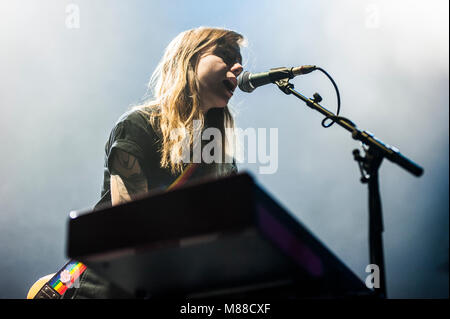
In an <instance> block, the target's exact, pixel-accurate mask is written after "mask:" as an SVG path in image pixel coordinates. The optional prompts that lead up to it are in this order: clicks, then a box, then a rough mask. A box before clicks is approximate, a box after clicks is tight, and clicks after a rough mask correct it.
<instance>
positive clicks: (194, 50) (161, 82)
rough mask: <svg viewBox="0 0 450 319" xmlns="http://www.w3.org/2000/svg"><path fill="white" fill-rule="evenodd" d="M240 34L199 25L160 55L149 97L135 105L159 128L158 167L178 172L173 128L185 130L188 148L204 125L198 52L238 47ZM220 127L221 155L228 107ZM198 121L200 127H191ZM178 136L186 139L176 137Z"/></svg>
mask: <svg viewBox="0 0 450 319" xmlns="http://www.w3.org/2000/svg"><path fill="white" fill-rule="evenodd" d="M243 43H244V37H243V36H242V35H240V34H239V33H237V32H234V31H231V30H226V29H222V28H211V27H199V28H196V29H191V30H187V31H184V32H182V33H180V34H179V35H178V36H176V37H175V38H174V39H173V40H172V41H171V42H170V43H169V45H168V46H167V48H166V50H165V52H164V55H163V57H162V59H161V61H160V62H159V64H158V66H157V67H156V69H155V71H154V72H153V74H152V76H151V78H150V82H149V88H150V89H151V91H152V93H153V97H152V98H151V100H149V101H147V102H145V103H143V104H141V105H139V106H137V107H136V108H137V109H139V110H140V111H142V112H144V113H146V114H147V115H148V116H149V117H148V118H149V121H150V123H151V125H152V126H153V127H154V128H155V127H156V128H157V129H159V131H160V133H161V136H162V145H161V149H160V150H159V151H160V153H161V162H160V165H161V167H164V168H170V170H171V172H172V173H177V172H182V171H183V168H184V165H183V163H182V161H181V157H182V154H181V150H180V149H176V148H175V145H179V144H178V143H179V142H180V141H179V140H176V139H175V140H174V139H173V136H172V138H171V132H173V130H180V129H181V130H182V131H185V132H187V135H188V136H187V138H188V140H189V147H190V149H194V145H193V143H194V136H195V135H196V134H199V132H201V130H203V128H204V124H205V118H204V114H203V112H202V111H201V109H200V100H199V84H198V80H197V76H196V66H197V62H198V59H199V57H200V55H201V54H202V53H203V52H205V51H206V50H208V49H211V48H214V47H215V46H217V45H220V44H231V45H234V46H237V47H239V46H241V45H242V44H243ZM222 111H223V126H222V125H220V126H221V127H219V129H220V130H221V132H222V137H223V143H222V154H230V147H229V146H227V143H226V141H227V138H226V136H225V135H226V132H225V128H231V129H233V128H234V120H233V116H232V114H231V112H230V109H229V107H228V106H226V107H224V108H223V109H222ZM194 120H198V121H199V123H200V126H198V125H197V127H194V125H193V121H194ZM179 138H186V137H182V136H180V137H179Z"/></svg>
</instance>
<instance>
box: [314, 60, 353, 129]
mask: <svg viewBox="0 0 450 319" xmlns="http://www.w3.org/2000/svg"><path fill="white" fill-rule="evenodd" d="M316 70H319V71H321V72H322V73H324V74H325V75H326V76H327V77H328V78H329V79H330V81H331V83H333V86H334V89H335V90H336V96H337V112H336V116H327V117H325V118H324V119H323V121H322V126H323V127H324V128H328V127H330V126H331V125H333V124H334V122H335V121H336V120H337V119H338V118H339V112H340V111H341V95H340V94H339V89H338V87H337V85H336V82H334V80H333V78H332V77H331V76H330V75H329V74H328V73H327V72H326V71H325V70H324V69H322V68H319V67H317V68H316ZM342 119H344V118H342ZM326 120H331V123H330V124H328V125H325V121H326ZM350 122H351V121H350Z"/></svg>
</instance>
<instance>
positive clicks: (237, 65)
mask: <svg viewBox="0 0 450 319" xmlns="http://www.w3.org/2000/svg"><path fill="white" fill-rule="evenodd" d="M243 70H244V68H243V67H242V65H241V64H240V63H238V62H236V63H235V64H233V66H232V67H231V69H230V71H231V72H232V73H233V74H234V75H235V76H236V77H237V76H239V74H241V73H242V71H243Z"/></svg>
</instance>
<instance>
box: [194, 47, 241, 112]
mask: <svg viewBox="0 0 450 319" xmlns="http://www.w3.org/2000/svg"><path fill="white" fill-rule="evenodd" d="M241 63H242V57H241V54H240V50H239V47H233V46H230V45H228V46H216V47H215V48H213V49H210V50H208V51H206V52H205V53H203V54H202V55H201V56H200V59H199V60H198V63H197V78H198V81H199V84H200V103H201V108H202V111H203V112H205V113H206V112H207V111H208V110H209V109H210V108H215V107H225V106H227V105H228V101H229V100H230V98H231V97H232V96H233V92H234V90H235V89H236V86H237V76H238V75H239V74H240V73H241V72H242V70H243V68H242V65H241Z"/></svg>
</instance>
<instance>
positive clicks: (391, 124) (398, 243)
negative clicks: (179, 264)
mask: <svg viewBox="0 0 450 319" xmlns="http://www.w3.org/2000/svg"><path fill="white" fill-rule="evenodd" d="M448 6H449V3H448V1H446V0H442V1H439V0H435V1H427V2H424V1H418V0H414V1H411V0H408V1H406V0H404V1H387V0H385V1H382V0H371V1H356V0H355V1H350V0H341V1H332V0H319V1H314V2H312V1H301V0H296V1H286V0H282V1H277V2H276V3H275V2H273V1H264V0H249V1H240V0H229V1H220V2H219V1H206V0H197V1H139V0H129V1H118V0H108V1H106V0H96V1H91V0H89V1H88V0H73V1H62V0H41V1H33V0H29V1H28V0H19V1H16V0H3V1H1V2H0V45H1V50H0V87H1V92H0V107H1V116H0V136H2V143H1V145H2V147H1V159H0V163H1V165H0V177H1V184H0V202H1V212H0V287H2V289H0V297H1V298H24V297H25V296H26V293H27V291H28V289H29V287H30V286H31V285H32V284H33V283H34V281H35V280H37V279H38V278H39V277H41V276H43V275H46V274H48V273H52V272H55V271H56V270H57V269H59V267H61V266H62V265H63V264H64V263H65V262H66V260H67V256H66V252H65V245H66V231H67V229H66V227H67V220H68V215H69V212H70V211H72V210H83V209H88V208H90V207H91V206H92V205H93V204H95V203H96V202H97V200H98V199H99V195H100V189H101V183H102V178H103V175H102V174H103V171H102V170H103V160H104V145H105V142H106V140H107V138H108V135H109V132H110V130H111V128H112V126H113V125H114V123H115V121H116V120H117V119H118V117H119V116H120V115H121V114H122V113H123V112H125V111H126V110H128V109H129V107H130V106H132V105H134V104H136V103H138V102H139V101H141V100H142V98H143V96H144V95H145V93H146V88H147V86H146V85H147V82H148V79H149V77H150V75H151V73H152V72H153V70H154V68H155V66H156V65H157V63H158V61H159V60H160V58H161V56H162V53H163V50H164V48H165V47H166V45H167V44H168V43H169V41H170V40H171V39H172V38H174V37H175V36H176V35H177V34H178V33H179V32H181V31H184V30H186V29H190V28H194V27H198V26H218V27H225V28H229V29H233V30H236V31H238V32H240V33H242V34H243V35H245V37H246V38H247V40H248V45H247V46H246V47H245V48H244V49H243V51H242V52H243V56H244V64H245V65H244V68H245V69H246V70H249V71H251V72H263V71H267V70H268V69H270V68H274V67H280V66H286V67H288V66H299V65H302V64H314V65H318V66H320V67H322V68H324V69H325V70H327V71H328V72H329V73H330V74H331V75H332V76H333V78H334V79H335V81H336V82H337V84H338V86H339V89H340V93H341V98H342V109H341V115H342V116H345V117H347V118H350V119H351V120H352V121H353V122H355V123H356V124H357V125H358V127H359V128H360V129H363V130H368V131H370V132H372V133H374V134H375V136H377V137H378V138H380V139H381V140H383V141H384V142H386V143H388V144H390V145H393V146H396V147H398V148H399V149H400V151H401V152H402V154H404V155H405V156H407V157H409V158H410V159H412V160H413V161H415V162H417V163H418V164H420V165H421V166H422V167H423V168H424V169H425V173H424V175H423V176H422V177H420V178H417V177H414V176H412V175H411V174H409V173H408V172H406V171H405V170H403V169H402V168H400V167H399V166H397V165H395V164H393V163H391V162H390V161H388V160H385V161H383V164H382V167H381V169H380V192H381V199H382V207H383V217H384V226H385V231H384V235H383V238H384V252H385V260H386V269H387V277H386V279H387V283H388V286H387V290H388V295H389V297H391V298H448V241H449V237H448V228H449V210H448V208H449V203H448V198H449V197H448V180H449V174H448V173H449V172H448V168H449V149H448V148H449V114H448V113H449V91H448V86H449V65H448V61H449V52H448V51H449V45H448V44H449V43H448V41H449V40H448V36H449V34H448V33H449V28H448V22H449V16H448V15H449V13H448V12H449V10H448V9H449V8H448ZM291 82H292V83H293V84H294V85H295V88H296V89H297V90H299V91H300V92H302V93H303V94H304V95H306V96H307V97H312V95H313V94H314V93H315V92H319V93H320V94H321V96H322V97H323V101H322V103H321V104H322V105H324V106H326V107H327V108H328V109H330V110H331V111H333V112H335V108H336V96H335V92H334V89H333V87H332V85H331V83H330V82H329V81H328V80H327V79H326V77H325V76H324V75H323V74H321V73H319V72H314V73H311V74H309V75H306V76H302V77H297V78H295V79H293V80H292V81H291ZM230 104H231V105H232V107H233V110H234V111H235V114H236V125H237V126H238V127H240V128H243V129H245V128H266V133H267V135H268V134H269V129H270V128H277V129H278V140H277V145H276V146H277V154H276V155H277V160H278V167H277V169H276V171H275V172H274V173H273V174H261V173H260V172H259V169H260V167H261V166H264V165H267V164H264V163H260V162H258V161H257V162H256V163H248V162H246V161H245V159H244V162H243V163H240V164H239V169H240V170H241V171H244V170H247V171H249V172H250V173H251V174H253V176H254V177H255V178H256V180H257V181H258V183H259V184H260V185H261V186H263V187H264V188H265V189H266V190H267V191H268V192H269V193H270V194H272V195H273V197H274V198H276V199H277V200H278V201H279V202H281V203H282V204H283V205H284V206H285V207H286V208H287V209H288V210H289V211H290V212H292V213H293V214H294V215H295V216H296V218H298V220H300V221H301V222H302V223H303V224H304V225H305V226H306V227H307V228H308V229H309V230H310V231H311V232H312V233H313V234H314V235H315V236H317V237H318V238H319V239H320V240H321V241H322V242H323V243H324V244H325V245H326V246H327V247H328V248H329V249H331V250H332V251H333V252H334V253H335V254H336V256H337V257H338V258H339V259H340V260H342V261H343V262H344V263H345V264H346V265H347V266H348V267H349V268H350V269H351V270H352V271H353V272H354V273H355V274H356V275H357V276H358V277H359V278H361V280H363V281H364V280H365V278H366V276H367V275H368V273H366V271H365V270H366V266H367V265H368V264H369V263H370V262H369V254H368V251H369V248H368V191H367V186H366V185H363V184H361V183H360V181H359V179H360V173H359V170H358V167H357V164H356V163H355V162H354V161H353V157H352V150H353V149H355V148H360V145H359V143H357V142H356V141H354V140H352V138H351V136H350V133H348V132H347V131H345V130H344V129H342V128H341V127H339V126H338V125H333V126H332V127H330V128H328V129H325V128H323V127H322V126H321V121H322V119H323V116H322V115H321V114H319V113H318V112H316V111H313V110H311V109H310V108H308V107H307V106H306V105H305V104H304V103H303V102H301V101H300V100H298V99H296V98H295V97H293V96H287V95H284V94H283V93H282V92H281V91H280V90H279V89H278V88H277V87H276V86H274V85H267V86H264V87H261V88H258V89H257V90H256V91H254V92H253V93H252V94H247V93H243V92H240V91H236V94H235V95H234V97H233V98H232V100H231V102H230ZM267 141H268V142H267V143H269V136H267Z"/></svg>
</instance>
